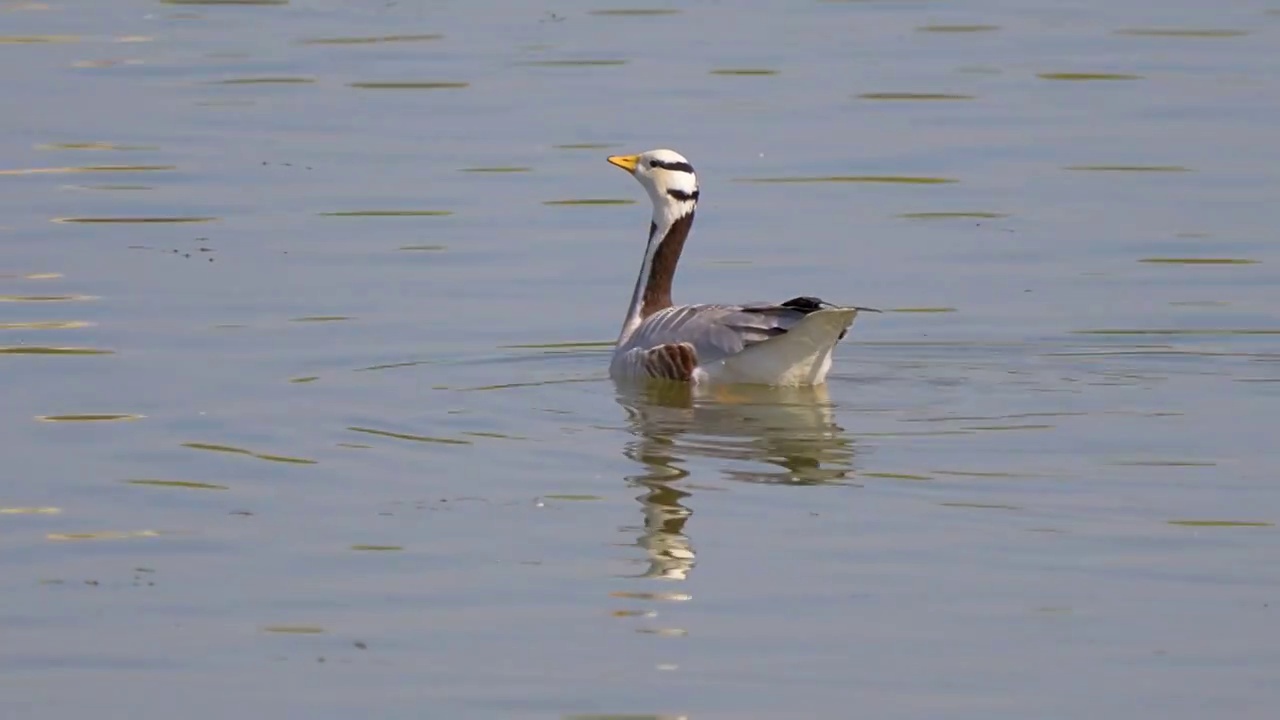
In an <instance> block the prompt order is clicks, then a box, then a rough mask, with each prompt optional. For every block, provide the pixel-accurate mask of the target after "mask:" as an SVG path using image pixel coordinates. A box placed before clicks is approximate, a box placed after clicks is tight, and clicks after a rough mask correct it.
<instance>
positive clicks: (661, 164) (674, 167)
mask: <svg viewBox="0 0 1280 720" xmlns="http://www.w3.org/2000/svg"><path fill="white" fill-rule="evenodd" d="M649 167H651V168H662V169H663V170H671V171H672V172H687V173H689V174H690V175H692V174H693V166H692V165H690V164H689V163H687V162H668V161H666V160H650V161H649Z"/></svg>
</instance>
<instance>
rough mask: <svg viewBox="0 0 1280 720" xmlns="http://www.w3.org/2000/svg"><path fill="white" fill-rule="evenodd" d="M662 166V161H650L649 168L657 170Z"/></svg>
mask: <svg viewBox="0 0 1280 720" xmlns="http://www.w3.org/2000/svg"><path fill="white" fill-rule="evenodd" d="M661 164H662V161H661V160H650V161H649V167H651V168H656V167H658V166H659V165H661Z"/></svg>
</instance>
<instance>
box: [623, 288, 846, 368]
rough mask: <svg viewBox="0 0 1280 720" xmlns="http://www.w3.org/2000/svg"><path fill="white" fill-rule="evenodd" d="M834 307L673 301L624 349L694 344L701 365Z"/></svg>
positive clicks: (804, 302) (808, 301) (805, 302)
mask: <svg viewBox="0 0 1280 720" xmlns="http://www.w3.org/2000/svg"><path fill="white" fill-rule="evenodd" d="M824 307H836V306H835V305H832V304H830V303H827V302H823V301H822V300H819V299H817V298H810V297H799V298H793V299H791V300H788V301H786V302H783V303H777V304H770V303H753V304H750V305H676V306H673V307H669V308H666V309H664V310H660V311H658V312H656V313H654V314H653V315H650V316H649V317H647V318H645V319H644V321H643V322H641V323H640V325H639V327H637V328H636V329H635V331H634V332H633V333H632V334H631V336H630V337H629V338H628V339H627V341H626V343H625V346H626V349H632V348H634V349H639V350H648V349H651V348H656V347H659V346H663V345H679V344H685V345H689V346H691V347H692V350H693V353H694V354H695V355H696V357H697V360H698V363H699V364H709V363H714V362H717V361H719V360H723V359H725V358H727V357H730V356H733V355H737V354H738V353H740V352H742V351H743V350H745V349H747V348H749V347H751V346H752V345H757V344H759V343H762V342H766V341H768V340H771V339H773V338H776V337H778V336H780V335H784V334H786V333H787V331H788V330H790V329H791V328H792V327H793V326H795V325H796V324H797V323H799V322H800V321H801V320H803V319H804V317H805V316H806V315H808V314H809V313H811V312H814V311H815V310H819V309H822V308H824Z"/></svg>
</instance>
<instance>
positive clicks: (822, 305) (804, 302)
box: [778, 295, 884, 313]
mask: <svg viewBox="0 0 1280 720" xmlns="http://www.w3.org/2000/svg"><path fill="white" fill-rule="evenodd" d="M778 307H784V308H791V309H792V310H803V311H804V312H814V311H815V310H823V309H826V308H837V309H844V310H857V311H858V312H873V313H878V312H884V311H883V310H879V309H877V308H872V307H859V306H857V305H850V306H847V307H845V306H841V305H836V304H835V303H831V302H827V301H826V300H823V299H822V298H816V297H813V296H811V295H801V296H800V297H794V298H791V299H790V300H788V301H786V302H783V303H779V304H778Z"/></svg>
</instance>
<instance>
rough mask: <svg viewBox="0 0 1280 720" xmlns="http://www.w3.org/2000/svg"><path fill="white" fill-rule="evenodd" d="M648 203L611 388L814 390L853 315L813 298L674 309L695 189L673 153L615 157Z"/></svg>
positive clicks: (686, 163)
mask: <svg viewBox="0 0 1280 720" xmlns="http://www.w3.org/2000/svg"><path fill="white" fill-rule="evenodd" d="M609 162H610V163H612V164H614V165H616V166H618V167H620V168H622V169H624V170H627V171H628V172H630V173H631V174H632V175H633V176H634V177H635V178H636V179H637V180H638V181H639V182H640V184H641V185H642V186H643V187H644V188H645V190H646V191H647V192H648V194H649V198H650V200H652V201H653V217H652V220H651V222H650V225H649V242H648V245H647V246H646V248H645V256H644V261H643V263H642V264H641V268H640V276H639V278H637V280H636V285H635V290H634V291H633V292H632V297H631V305H630V307H629V308H628V310H627V317H626V320H625V321H624V322H623V326H622V331H621V333H619V336H618V343H617V346H616V347H615V349H614V354H613V361H612V363H611V364H610V368H609V370H610V375H611V376H612V377H613V378H614V379H615V380H624V381H625V380H643V379H650V378H657V379H665V380H674V381H678V382H692V383H695V384H706V383H747V384H762V385H781V386H800V385H820V384H822V383H823V382H825V380H826V376H827V372H828V371H829V370H830V369H831V355H832V351H833V350H834V349H835V345H836V343H838V342H839V341H840V340H841V339H842V338H844V336H845V334H846V332H847V331H848V329H849V326H850V325H852V324H853V321H854V318H856V317H857V315H858V311H859V310H864V309H867V308H857V307H842V306H837V305H833V304H831V303H828V302H825V301H823V300H819V299H818V298H814V297H807V296H801V297H796V298H792V299H791V300H787V301H785V302H781V303H749V304H745V305H675V304H674V303H673V302H672V300H671V284H672V280H673V279H674V277H675V271H676V266H677V265H678V263H679V260H680V253H681V251H682V250H683V249H684V243H685V240H686V239H687V238H688V235H689V231H690V229H691V228H692V226H693V217H694V211H695V209H696V206H697V202H698V183H697V177H696V176H695V175H694V172H693V167H692V165H690V164H689V161H688V160H686V159H685V158H684V157H683V156H682V155H680V154H679V153H676V152H674V151H672V150H651V151H649V152H646V153H641V154H639V155H615V156H612V157H610V158H609Z"/></svg>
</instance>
